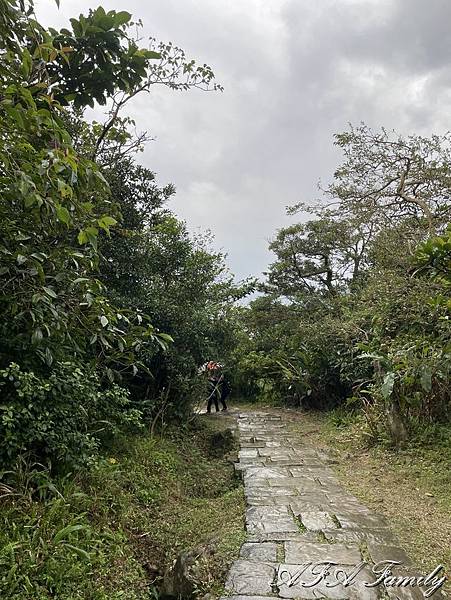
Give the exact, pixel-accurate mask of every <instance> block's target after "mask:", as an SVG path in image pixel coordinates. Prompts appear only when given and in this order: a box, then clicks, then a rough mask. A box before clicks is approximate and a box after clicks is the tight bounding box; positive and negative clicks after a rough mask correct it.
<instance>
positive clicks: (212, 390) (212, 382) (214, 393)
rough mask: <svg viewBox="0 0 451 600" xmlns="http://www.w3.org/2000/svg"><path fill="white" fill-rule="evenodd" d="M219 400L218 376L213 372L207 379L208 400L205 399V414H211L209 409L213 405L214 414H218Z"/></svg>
mask: <svg viewBox="0 0 451 600" xmlns="http://www.w3.org/2000/svg"><path fill="white" fill-rule="evenodd" d="M220 398H221V390H220V387H219V376H218V375H217V373H215V372H213V373H211V374H210V376H209V377H208V398H207V413H211V407H212V404H213V403H214V405H215V408H216V412H219V405H218V400H219V399H220Z"/></svg>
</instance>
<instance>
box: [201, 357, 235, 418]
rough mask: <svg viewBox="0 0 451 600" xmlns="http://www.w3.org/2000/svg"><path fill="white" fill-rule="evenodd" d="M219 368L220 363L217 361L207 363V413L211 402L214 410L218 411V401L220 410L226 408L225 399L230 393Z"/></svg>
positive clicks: (209, 410)
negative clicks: (220, 406) (220, 405)
mask: <svg viewBox="0 0 451 600" xmlns="http://www.w3.org/2000/svg"><path fill="white" fill-rule="evenodd" d="M219 369H220V365H218V364H217V363H215V362H213V361H210V362H209V363H207V366H206V370H207V371H209V373H210V374H209V377H208V398H207V413H211V407H212V405H213V403H214V405H215V409H216V412H219V402H220V403H221V404H222V410H223V411H226V410H227V404H226V399H227V397H228V395H229V393H230V386H229V385H228V382H227V381H226V379H225V378H224V374H222V373H220V370H219Z"/></svg>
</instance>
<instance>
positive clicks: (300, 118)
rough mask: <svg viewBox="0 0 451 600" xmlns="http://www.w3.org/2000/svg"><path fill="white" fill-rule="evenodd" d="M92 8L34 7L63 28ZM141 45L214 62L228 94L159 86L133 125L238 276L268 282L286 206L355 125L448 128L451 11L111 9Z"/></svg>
mask: <svg viewBox="0 0 451 600" xmlns="http://www.w3.org/2000/svg"><path fill="white" fill-rule="evenodd" d="M97 4H98V3H97V2H94V3H93V2H91V1H90V0H77V1H74V0H62V2H61V9H60V10H59V11H57V9H56V7H55V4H54V0H37V4H36V7H37V13H38V16H39V18H40V19H41V20H42V21H43V22H44V23H45V24H47V25H53V26H63V25H65V24H66V23H67V20H68V18H69V17H70V16H74V15H78V14H79V13H80V12H86V11H87V9H88V8H89V7H96V6H97ZM102 6H104V8H105V9H118V10H124V9H125V10H128V11H130V12H132V13H133V15H134V17H136V18H138V17H139V18H141V19H142V20H143V22H144V35H146V36H154V37H156V38H157V39H160V40H164V41H167V40H172V41H173V42H174V43H176V44H177V45H179V46H181V47H182V48H184V49H185V51H186V53H187V55H188V56H192V57H193V58H196V59H198V61H200V62H207V63H208V64H210V65H211V66H212V67H213V69H214V71H215V73H216V76H217V79H218V81H220V82H221V83H222V84H223V85H224V87H225V91H224V93H222V94H220V93H202V92H200V91H191V92H188V93H179V92H171V91H170V90H165V89H157V90H155V91H154V92H152V94H151V95H144V96H141V97H139V98H137V99H136V100H135V101H134V104H133V105H131V106H130V109H129V111H130V114H131V116H133V117H134V118H135V120H136V121H137V124H138V127H139V129H141V130H147V131H148V132H149V133H150V134H152V136H154V137H155V141H154V142H152V143H150V144H149V146H148V147H147V149H146V151H145V153H144V154H143V155H142V157H141V160H142V162H144V163H145V164H146V166H148V167H149V168H151V169H152V170H154V171H156V172H157V173H158V177H159V180H160V182H161V183H167V182H173V183H174V184H175V185H176V187H177V196H176V199H175V200H173V201H172V208H173V209H174V210H175V212H176V213H177V214H178V215H179V216H180V217H182V218H184V219H186V221H187V222H188V225H189V226H190V228H191V229H195V228H197V227H200V228H201V229H207V228H209V229H211V230H212V232H213V233H214V234H215V236H216V244H217V246H218V247H220V248H223V249H224V250H225V251H226V252H227V253H228V255H229V259H228V262H229V265H230V267H231V269H232V271H234V272H235V273H236V274H237V275H238V276H240V277H244V276H246V275H250V274H252V275H259V274H260V273H261V272H262V271H263V270H265V268H266V266H267V264H268V262H269V261H270V260H271V255H270V254H269V253H268V252H267V241H268V239H269V238H271V237H272V236H273V234H274V232H275V230H276V229H277V228H278V227H282V226H284V225H286V224H287V223H289V222H291V221H292V220H293V218H292V217H291V218H288V217H287V216H286V215H285V207H286V206H287V205H291V204H295V203H296V202H298V201H300V200H304V201H307V200H309V199H311V198H314V197H315V196H316V195H317V190H316V185H317V182H318V180H319V179H321V180H323V181H327V180H328V179H329V178H330V176H331V174H332V173H333V171H334V168H335V166H336V165H337V162H338V161H339V159H340V156H339V154H338V153H337V151H336V149H335V148H334V147H333V145H332V135H333V133H335V132H338V131H342V130H344V129H346V127H347V123H348V122H352V123H359V122H360V121H365V122H366V123H367V124H369V125H372V126H374V127H379V126H382V125H383V126H385V127H387V128H395V129H397V130H400V131H402V132H404V133H421V134H426V135H428V134H430V133H432V132H434V133H441V132H444V131H447V130H448V129H449V127H450V119H449V115H450V106H451V85H450V84H451V66H450V65H451V61H450V57H451V34H450V32H449V23H450V22H451V2H449V0H429V1H428V2H426V1H425V0H315V1H314V0H154V1H152V2H149V3H144V2H138V1H137V0H128V1H127V2H125V1H124V0H108V1H105V2H102Z"/></svg>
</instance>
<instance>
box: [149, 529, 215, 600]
mask: <svg viewBox="0 0 451 600" xmlns="http://www.w3.org/2000/svg"><path fill="white" fill-rule="evenodd" d="M215 551H216V541H211V542H210V543H209V544H206V545H204V546H200V547H198V548H195V549H193V550H188V551H186V552H182V553H181V554H179V556H178V557H177V558H176V560H175V561H174V563H173V565H172V567H171V568H169V569H167V570H166V572H165V574H164V577H163V583H162V586H161V591H160V597H161V598H165V599H166V598H167V599H169V598H174V599H175V598H177V599H178V598H190V597H191V596H192V595H193V594H194V592H195V591H196V590H197V589H199V585H200V584H201V583H202V560H203V559H205V558H206V557H208V556H211V555H212V554H214V553H215Z"/></svg>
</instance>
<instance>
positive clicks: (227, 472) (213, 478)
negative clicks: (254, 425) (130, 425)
mask: <svg viewBox="0 0 451 600" xmlns="http://www.w3.org/2000/svg"><path fill="white" fill-rule="evenodd" d="M212 434H213V432H212V431H210V430H209V429H208V428H207V427H205V426H202V424H199V423H197V424H193V423H192V424H191V425H190V426H187V427H185V429H183V430H181V429H180V428H178V429H177V430H176V429H175V428H174V429H172V430H170V431H166V433H165V436H164V437H160V436H157V437H154V438H151V437H150V436H149V435H148V434H147V435H142V436H129V437H124V438H116V439H115V440H114V441H112V444H111V446H110V447H109V452H110V454H109V457H108V458H107V459H105V460H103V461H101V462H98V463H97V464H96V465H95V466H94V467H92V468H90V469H89V470H88V469H84V470H82V471H77V472H75V473H72V474H70V475H66V476H64V477H63V476H58V477H55V476H54V475H53V476H51V475H50V473H49V472H48V470H46V469H44V468H43V467H42V466H41V465H38V464H24V463H23V462H19V464H18V465H17V466H16V467H15V468H14V472H12V473H11V472H9V473H5V472H2V473H0V495H1V496H2V502H1V508H0V596H1V597H2V598H5V599H7V598H15V599H16V600H30V599H31V598H33V600H34V599H39V600H41V599H42V600H47V599H50V598H55V597H56V598H59V599H61V600H74V599H80V600H81V599H87V598H96V599H98V600H111V599H113V600H119V599H123V598H125V599H126V600H144V599H148V598H149V597H154V596H152V589H154V590H156V588H157V587H158V585H159V583H160V582H161V577H162V574H163V573H164V571H165V569H167V568H169V567H170V566H171V564H172V562H173V560H174V558H175V557H176V555H177V554H178V553H179V552H180V551H182V550H186V549H189V548H193V547H196V546H197V545H199V544H201V543H206V542H209V541H211V538H212V537H215V538H218V536H219V537H220V539H221V541H220V544H219V547H218V548H217V552H216V553H215V555H214V556H213V557H211V558H209V559H208V561H207V563H206V564H205V567H206V569H205V570H206V572H205V578H204V579H203V580H202V581H200V584H201V586H202V587H203V594H205V593H206V592H207V591H211V592H213V593H216V592H218V593H217V596H218V597H219V596H220V595H221V591H222V590H221V589H220V587H221V585H222V583H223V581H224V579H225V573H226V571H227V568H228V566H229V565H230V563H231V561H232V560H233V559H234V558H235V557H236V556H237V554H238V550H239V547H240V544H241V542H242V541H243V535H244V531H243V530H244V527H243V521H242V512H243V510H244V499H243V494H242V488H241V486H240V485H239V480H238V479H237V478H236V477H235V474H234V471H233V467H232V466H231V464H230V462H228V461H227V460H226V459H225V457H224V456H220V457H219V456H217V457H216V458H215V460H214V461H212V460H211V455H210V454H209V448H210V442H211V439H212ZM215 595H216V594H215Z"/></svg>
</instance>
